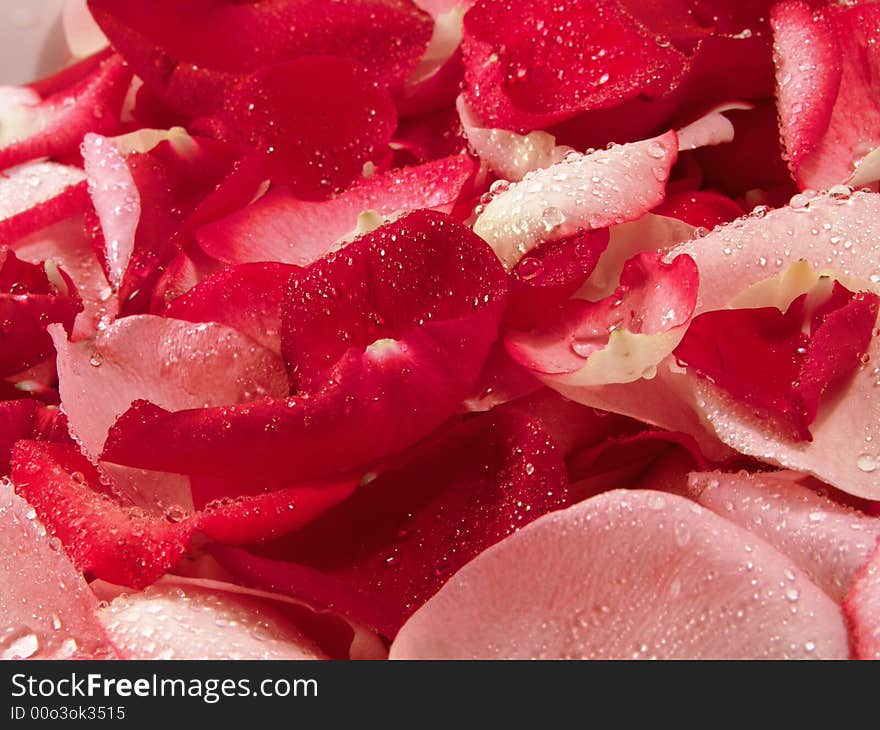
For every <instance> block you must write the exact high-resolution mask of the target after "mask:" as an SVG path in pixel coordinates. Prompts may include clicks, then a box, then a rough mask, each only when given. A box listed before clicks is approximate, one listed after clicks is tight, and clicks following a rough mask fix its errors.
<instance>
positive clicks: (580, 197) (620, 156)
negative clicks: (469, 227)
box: [474, 132, 678, 270]
mask: <svg viewBox="0 0 880 730" xmlns="http://www.w3.org/2000/svg"><path fill="white" fill-rule="evenodd" d="M677 146H678V141H677V138H676V136H675V132H667V133H666V134H664V135H662V136H660V137H655V138H654V139H651V140H645V141H643V142H636V143H632V144H627V145H615V146H613V147H611V148H610V149H608V150H600V151H598V152H593V153H591V154H587V155H580V154H571V155H569V156H568V157H566V159H565V160H564V161H563V162H560V163H557V164H555V165H552V166H551V167H548V168H545V169H542V170H538V171H536V172H532V173H529V174H528V175H526V176H525V177H524V178H523V179H522V180H521V181H520V182H518V183H516V184H514V185H511V186H510V187H509V188H507V189H506V190H504V192H502V193H500V194H499V195H497V196H495V197H494V198H493V199H492V201H491V202H490V203H489V204H488V205H486V206H485V208H484V209H483V210H482V212H481V213H480V215H479V216H478V218H477V220H476V222H475V223H474V232H475V233H477V235H479V236H481V237H482V238H483V239H484V240H486V242H488V243H489V245H490V246H492V248H493V249H494V250H495V252H496V253H497V254H498V258H500V259H501V261H502V263H503V264H504V266H505V268H506V269H508V270H510V269H512V268H513V267H514V266H515V265H516V263H517V262H518V261H519V260H520V258H522V256H523V255H525V254H526V253H528V252H529V251H531V250H532V249H533V248H535V247H537V246H539V245H540V244H541V243H542V242H543V241H547V240H553V239H556V238H562V237H565V236H570V235H571V234H573V233H575V232H577V231H578V230H580V229H587V230H590V229H597V228H607V227H608V226H611V225H615V224H618V223H625V222H626V221H631V220H635V219H636V218H639V217H640V216H641V215H642V214H644V213H646V212H647V211H648V210H650V209H651V208H653V207H654V206H656V205H657V204H658V203H659V202H660V201H661V200H663V195H664V190H665V182H666V180H667V178H668V177H669V170H670V169H671V167H672V165H673V163H674V162H675V160H676V158H677V155H678V150H677Z"/></svg>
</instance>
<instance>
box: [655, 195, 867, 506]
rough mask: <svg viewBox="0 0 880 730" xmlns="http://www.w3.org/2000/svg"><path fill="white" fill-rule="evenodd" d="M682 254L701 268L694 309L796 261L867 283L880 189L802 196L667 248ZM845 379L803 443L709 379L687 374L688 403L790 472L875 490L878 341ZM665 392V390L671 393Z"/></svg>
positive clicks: (743, 447) (858, 491) (736, 444)
mask: <svg viewBox="0 0 880 730" xmlns="http://www.w3.org/2000/svg"><path fill="white" fill-rule="evenodd" d="M680 253H688V254H690V255H691V256H693V258H694V260H695V261H696V262H697V267H698V269H699V271H700V282H701V285H700V293H699V297H698V302H697V311H696V314H700V313H702V312H705V311H712V310H716V309H722V308H724V307H726V306H727V305H728V304H729V303H730V302H731V301H732V300H733V299H734V298H735V297H737V295H739V294H740V293H741V292H742V291H743V290H744V289H746V288H748V287H750V286H752V285H754V284H756V283H758V282H759V281H762V280H765V279H768V278H770V277H774V276H776V275H778V274H779V273H781V272H782V271H783V270H784V269H786V268H787V267H789V266H790V265H791V264H793V263H795V262H797V261H799V260H804V261H806V263H807V264H809V266H810V267H812V268H813V269H814V270H816V271H823V270H832V271H834V272H836V273H839V274H842V275H845V276H849V277H853V278H854V279H857V280H860V281H862V282H864V283H865V285H866V286H870V287H872V288H874V289H876V286H877V284H878V283H880V194H876V193H863V192H857V193H853V194H849V193H848V192H843V191H841V192H840V193H832V194H828V195H821V196H816V197H813V198H809V197H807V196H805V195H798V196H796V197H795V199H793V201H792V204H791V205H789V206H787V207H785V208H780V209H778V210H774V211H770V212H769V213H766V214H760V215H754V214H753V215H752V216H747V217H745V218H742V219H740V220H738V221H734V222H733V223H730V224H728V225H726V226H723V227H721V228H719V229H717V230H715V231H713V232H712V233H710V234H709V235H707V236H705V237H704V238H698V239H695V240H694V241H691V242H689V243H686V244H683V245H682V246H679V247H677V248H676V249H674V250H673V252H671V253H670V254H669V256H670V257H671V256H673V255H676V254H680ZM863 360H864V362H863V364H862V365H861V366H860V368H859V370H858V371H857V372H856V373H855V375H854V376H853V377H852V379H851V380H850V382H849V383H848V384H847V385H846V386H845V387H844V388H843V389H842V390H841V391H840V392H837V393H835V394H833V396H832V397H829V398H826V400H825V401H824V402H823V404H822V407H821V409H820V411H819V414H818V417H817V419H816V421H815V422H814V424H813V425H812V426H811V432H812V434H813V441H812V442H807V441H803V442H794V441H790V440H787V439H785V438H783V437H782V436H781V435H780V433H779V429H778V428H775V426H774V424H773V423H772V422H770V421H768V420H767V419H766V418H764V417H762V416H761V415H759V414H757V413H756V412H755V410H754V409H753V408H749V407H746V406H744V405H742V404H740V403H738V402H736V401H735V400H734V399H733V398H731V397H730V396H728V395H726V394H725V393H724V392H722V391H721V390H720V389H719V388H717V387H716V386H714V385H713V384H712V383H710V382H708V381H705V380H697V379H696V377H693V384H692V386H691V388H690V390H691V395H690V396H689V397H687V401H688V403H689V404H690V405H689V406H688V407H694V406H695V407H696V414H697V415H698V417H699V418H700V419H701V420H702V421H703V423H704V424H706V425H708V426H709V428H710V429H711V430H712V431H713V432H714V433H715V435H717V437H718V438H719V439H721V441H723V442H724V443H726V444H728V445H729V446H731V447H733V448H734V449H736V450H737V451H739V452H741V453H743V454H747V455H749V456H754V457H756V458H759V459H762V460H764V461H767V462H769V463H771V464H777V465H779V466H783V467H786V468H789V469H794V470H796V471H801V472H805V473H808V474H812V475H814V476H816V477H818V478H819V479H821V480H822V481H824V482H826V483H827V484H831V485H832V486H835V487H837V488H838V489H841V490H843V491H845V492H848V493H850V494H855V495H857V496H861V497H865V498H867V499H878V498H880V486H878V482H877V476H876V471H877V470H878V469H880V451H878V447H877V446H876V444H877V443H880V440H878V439H880V387H878V386H877V385H876V384H877V382H878V381H880V377H878V375H880V373H878V372H877V371H876V368H877V363H880V342H878V338H876V337H875V338H873V339H872V341H871V344H870V348H869V350H868V352H867V357H866V358H863ZM667 397H672V395H671V394H669V395H667Z"/></svg>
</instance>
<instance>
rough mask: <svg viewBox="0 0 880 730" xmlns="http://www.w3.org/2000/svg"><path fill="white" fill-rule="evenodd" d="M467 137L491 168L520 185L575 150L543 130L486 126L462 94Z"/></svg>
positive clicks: (461, 112)
mask: <svg viewBox="0 0 880 730" xmlns="http://www.w3.org/2000/svg"><path fill="white" fill-rule="evenodd" d="M455 105H456V107H457V109H458V116H459V117H460V119H461V125H462V128H463V129H464V134H465V137H467V141H468V142H469V143H470V146H471V147H472V148H473V151H474V152H475V153H476V155H477V157H479V158H480V159H481V160H482V161H483V162H484V163H485V164H486V165H487V166H488V167H489V169H490V170H491V171H492V172H494V173H495V174H496V175H498V176H499V177H500V178H502V179H504V180H508V181H510V182H518V181H520V180H522V179H523V177H525V175H526V174H527V173H530V172H534V171H535V170H540V169H541V168H544V167H550V165H553V164H556V163H557V162H561V161H562V159H563V158H564V157H565V155H567V154H568V153H569V152H571V151H572V148H571V147H566V146H564V145H560V146H557V144H556V138H555V137H554V136H553V135H552V134H550V133H548V132H545V131H544V130H542V129H536V130H535V131H533V132H529V133H528V134H517V133H516V132H511V131H510V130H508V129H489V128H487V127H484V126H483V125H482V122H480V120H479V119H477V117H476V115H475V114H474V112H473V110H472V109H471V108H470V107H469V106H468V104H467V101H465V98H464V95H463V94H462V95H460V96H459V97H458V99H457V100H456V102H455Z"/></svg>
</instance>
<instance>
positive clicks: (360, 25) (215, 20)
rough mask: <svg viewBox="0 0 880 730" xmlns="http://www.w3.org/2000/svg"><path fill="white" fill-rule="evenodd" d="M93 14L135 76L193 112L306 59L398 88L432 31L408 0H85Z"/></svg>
mask: <svg viewBox="0 0 880 730" xmlns="http://www.w3.org/2000/svg"><path fill="white" fill-rule="evenodd" d="M89 8H90V10H91V11H92V13H93V15H94V17H95V20H97V22H98V24H99V25H100V26H101V29H102V30H103V31H104V33H106V34H107V36H108V37H109V38H110V41H111V42H112V43H113V45H114V47H115V48H117V49H118V50H119V52H120V53H121V54H122V56H123V57H124V58H125V60H126V61H127V62H128V63H129V64H130V65H131V67H132V68H133V69H134V71H135V72H136V73H137V74H138V76H140V77H141V78H143V79H144V81H145V83H146V84H147V85H149V86H151V87H152V89H153V90H154V91H155V92H157V93H158V94H159V95H160V96H161V97H162V98H163V99H164V100H165V101H166V102H168V103H170V104H171V105H172V106H174V107H175V108H177V109H178V110H179V111H183V112H187V113H189V114H205V113H207V112H210V111H212V110H216V108H217V107H219V106H222V99H223V94H224V92H225V91H227V90H228V88H229V85H230V83H234V80H235V79H236V78H239V77H241V76H242V75H247V74H249V73H251V72H253V71H256V70H258V69H260V68H265V67H268V66H273V65H277V64H280V63H284V62H287V61H292V60H296V59H298V58H300V57H305V56H336V57H340V58H346V59H351V60H353V61H355V62H357V63H358V64H359V65H360V66H362V67H363V68H364V69H365V71H367V72H368V74H369V77H368V78H369V80H370V82H371V83H378V84H381V85H382V86H384V87H392V88H394V87H398V86H401V85H402V84H403V81H404V80H405V79H406V77H407V76H408V75H409V74H410V73H411V72H412V70H413V69H414V68H415V66H416V64H417V62H418V61H419V59H420V57H421V56H422V54H423V53H424V51H425V48H426V46H427V44H428V40H429V38H430V36H431V28H432V23H431V19H430V17H429V16H428V15H427V14H426V13H424V12H422V11H420V10H419V9H418V8H417V7H416V6H415V5H413V4H412V3H411V2H409V0H354V1H351V2H346V3H344V4H340V5H339V6H337V7H334V8H333V12H327V6H326V3H324V2H323V1H322V0H270V2H261V3H240V2H233V1H231V0H209V1H208V2H202V3H198V4H196V5H192V4H182V3H179V2H176V0H159V1H158V2H157V1H155V0H150V1H149V2H145V1H144V0H136V1H135V2H124V3H122V2H117V1H116V0H89ZM193 28H198V29H199V30H198V33H193V32H192V29H193ZM230 38H235V39H236V42H235V43H234V44H231V43H230V42H229V39H230ZM328 88H329V87H328ZM212 107H213V109H212Z"/></svg>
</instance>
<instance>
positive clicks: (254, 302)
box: [164, 263, 298, 355]
mask: <svg viewBox="0 0 880 730" xmlns="http://www.w3.org/2000/svg"><path fill="white" fill-rule="evenodd" d="M297 269H298V267H296V266H290V265H288V264H278V263H262V264H241V265H239V266H233V267H231V268H228V269H224V270H223V271H220V272H218V273H217V274H214V275H213V276H210V277H208V278H207V279H205V280H204V281H202V282H200V283H199V284H197V285H196V286H194V287H193V288H192V289H190V290H189V291H188V292H186V293H185V294H183V295H181V296H179V297H177V298H176V299H174V300H173V301H172V302H171V303H170V304H169V305H168V306H167V307H166V309H165V312H164V314H165V316H166V317H172V318H175V319H183V320H186V321H187V322H219V323H220V324H224V325H226V326H228V327H232V328H233V329H236V330H238V331H239V332H240V333H242V334H244V335H247V336H248V337H250V338H251V339H252V340H254V341H255V342H257V343H259V344H260V345H262V346H263V347H265V348H266V349H267V350H271V351H272V352H275V353H278V354H279V355H280V354H281V308H282V302H283V300H284V296H285V294H286V292H287V286H288V282H289V281H290V277H291V275H292V274H293V272H295V271H297Z"/></svg>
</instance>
